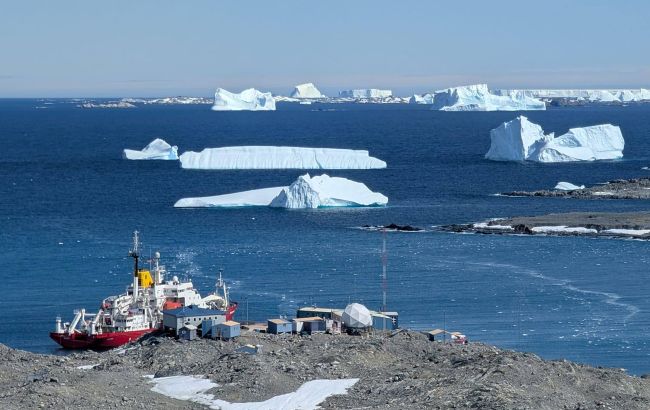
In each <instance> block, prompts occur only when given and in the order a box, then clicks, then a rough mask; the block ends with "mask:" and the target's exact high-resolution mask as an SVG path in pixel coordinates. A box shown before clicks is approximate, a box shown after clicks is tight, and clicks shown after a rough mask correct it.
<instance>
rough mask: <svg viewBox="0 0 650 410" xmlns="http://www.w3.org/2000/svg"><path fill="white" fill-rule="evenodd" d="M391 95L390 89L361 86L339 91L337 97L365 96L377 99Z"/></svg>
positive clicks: (355, 97) (356, 97)
mask: <svg viewBox="0 0 650 410" xmlns="http://www.w3.org/2000/svg"><path fill="white" fill-rule="evenodd" d="M392 96H393V91H392V90H379V89H376V88H362V89H356V90H344V91H339V98H354V99H359V98H367V99H375V98H377V99H379V98H389V97H392Z"/></svg>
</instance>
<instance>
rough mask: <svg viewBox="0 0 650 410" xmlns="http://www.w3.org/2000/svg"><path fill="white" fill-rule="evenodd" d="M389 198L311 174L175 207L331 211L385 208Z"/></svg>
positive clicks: (354, 184)
mask: <svg viewBox="0 0 650 410" xmlns="http://www.w3.org/2000/svg"><path fill="white" fill-rule="evenodd" d="M387 203H388V198H387V197H386V196H384V195H382V194H380V193H376V192H372V191H371V190H370V189H368V187H367V186H366V185H365V184H362V183H360V182H355V181H351V180H349V179H346V178H338V177H330V176H328V175H325V174H323V175H320V176H315V177H313V178H312V177H310V176H309V174H305V175H302V176H300V177H298V179H297V180H296V181H294V182H293V183H292V184H291V185H290V186H288V187H273V188H263V189H254V190H251V191H244V192H236V193H232V194H225V195H216V196H208V197H200V198H183V199H180V200H179V201H177V202H176V203H175V204H174V207H176V208H200V207H227V208H232V207H248V206H270V207H273V208H293V209H296V208H311V209H315V208H328V207H360V206H385V205H386V204H387Z"/></svg>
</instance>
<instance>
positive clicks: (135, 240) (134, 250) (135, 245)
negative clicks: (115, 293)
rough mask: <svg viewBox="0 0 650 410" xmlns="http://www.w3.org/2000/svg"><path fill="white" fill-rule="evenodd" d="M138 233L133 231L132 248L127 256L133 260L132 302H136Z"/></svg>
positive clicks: (138, 251) (138, 253) (138, 252)
mask: <svg viewBox="0 0 650 410" xmlns="http://www.w3.org/2000/svg"><path fill="white" fill-rule="evenodd" d="M138 235H139V232H138V231H133V248H132V249H131V250H130V251H129V256H130V257H132V258H133V301H134V302H135V301H136V300H138V285H139V283H138V270H139V266H138V259H139V258H140V237H139V236H138Z"/></svg>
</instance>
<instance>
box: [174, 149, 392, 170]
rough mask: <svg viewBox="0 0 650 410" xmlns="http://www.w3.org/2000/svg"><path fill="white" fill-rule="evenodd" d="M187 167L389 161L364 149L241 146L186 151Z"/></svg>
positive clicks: (355, 165)
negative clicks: (372, 155) (371, 154)
mask: <svg viewBox="0 0 650 410" xmlns="http://www.w3.org/2000/svg"><path fill="white" fill-rule="evenodd" d="M180 160H181V166H182V167H183V168H187V169H373V168H386V163H385V162H384V161H382V160H380V159H377V158H374V157H371V156H370V155H369V154H368V151H365V150H350V149H336V148H302V147H274V146H241V147H222V148H206V149H204V150H203V151H201V152H193V151H187V152H184V153H183V154H182V155H181V156H180Z"/></svg>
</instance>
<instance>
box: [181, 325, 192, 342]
mask: <svg viewBox="0 0 650 410" xmlns="http://www.w3.org/2000/svg"><path fill="white" fill-rule="evenodd" d="M178 338H179V339H181V340H194V339H196V326H194V325H185V326H183V327H181V328H180V329H179V330H178Z"/></svg>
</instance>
